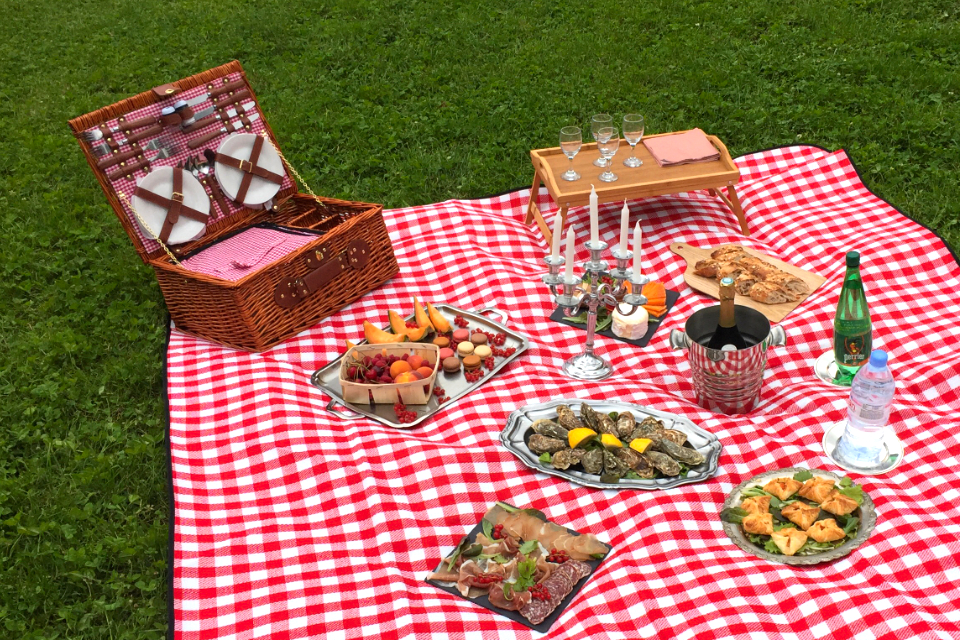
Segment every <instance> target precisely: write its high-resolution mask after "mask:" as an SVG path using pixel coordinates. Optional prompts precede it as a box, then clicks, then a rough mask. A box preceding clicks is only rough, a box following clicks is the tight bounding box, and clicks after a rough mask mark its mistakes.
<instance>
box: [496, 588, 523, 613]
mask: <svg viewBox="0 0 960 640" xmlns="http://www.w3.org/2000/svg"><path fill="white" fill-rule="evenodd" d="M488 596H489V598H490V604H492V605H493V606H495V607H499V608H501V609H506V610H507V611H519V610H520V609H521V608H523V607H525V606H526V605H527V604H528V603H529V602H530V600H531V598H532V596H531V595H530V592H529V591H521V592H520V593H514V594H513V599H512V600H507V598H506V596H504V595H503V585H502V584H495V585H493V586H492V587H490V593H489V594H488Z"/></svg>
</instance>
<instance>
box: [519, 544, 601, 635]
mask: <svg viewBox="0 0 960 640" xmlns="http://www.w3.org/2000/svg"><path fill="white" fill-rule="evenodd" d="M590 571H591V569H590V565H589V564H587V563H586V562H579V561H577V560H568V561H566V562H564V563H563V564H561V565H560V566H559V567H557V568H556V569H555V570H554V571H553V573H551V574H550V577H549V578H547V579H546V580H544V581H543V582H542V583H541V584H542V585H543V586H544V587H545V588H546V590H547V592H548V593H549V594H550V598H548V599H547V600H531V601H530V602H528V603H527V604H525V605H524V606H523V607H521V608H520V615H522V616H523V617H524V618H526V619H527V620H529V621H530V623H531V624H540V623H541V622H543V621H544V620H546V619H547V616H549V615H550V614H551V613H553V610H554V609H556V608H557V606H559V604H560V603H561V602H563V599H564V598H566V597H567V595H569V593H570V592H571V591H573V588H574V587H575V586H577V583H578V582H580V579H581V578H584V577H586V576H588V575H590Z"/></svg>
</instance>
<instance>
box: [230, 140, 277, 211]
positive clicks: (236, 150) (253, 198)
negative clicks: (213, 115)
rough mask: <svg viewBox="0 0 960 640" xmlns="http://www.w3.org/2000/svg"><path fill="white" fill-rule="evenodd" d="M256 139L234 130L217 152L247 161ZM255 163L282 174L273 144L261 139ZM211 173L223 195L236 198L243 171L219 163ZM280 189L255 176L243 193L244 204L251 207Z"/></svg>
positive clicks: (264, 200) (267, 198) (266, 199)
mask: <svg viewBox="0 0 960 640" xmlns="http://www.w3.org/2000/svg"><path fill="white" fill-rule="evenodd" d="M256 139H257V135H256V134H254V133H237V134H234V135H232V136H227V138H226V139H225V140H224V141H223V142H222V143H220V147H219V148H218V149H217V153H220V154H223V155H225V156H230V157H232V158H237V159H238V160H249V159H250V152H251V151H253V142H254V140H256ZM257 166H259V167H263V168H264V169H266V170H267V171H271V172H273V173H278V174H280V175H285V172H284V170H283V161H282V160H280V155H279V154H278V153H277V150H276V149H274V148H273V145H272V144H270V143H269V142H264V144H263V149H261V150H260V157H259V158H258V159H257ZM215 172H216V173H215V175H216V176H217V182H219V183H220V188H221V189H223V192H224V193H225V194H227V197H228V198H230V199H231V200H236V199H237V193H238V192H239V191H240V182H241V181H242V180H243V176H244V172H243V171H240V169H237V168H236V167H231V166H228V165H226V164H224V163H222V162H218V163H216V167H215ZM278 191H280V185H279V184H277V183H275V182H270V181H269V180H264V179H263V178H260V177H258V176H253V178H252V179H251V181H250V186H249V188H247V194H246V196H244V198H243V204H244V205H245V206H248V207H255V206H257V205H261V204H263V203H264V202H267V201H269V200H270V199H271V198H273V196H275V195H277V192H278Z"/></svg>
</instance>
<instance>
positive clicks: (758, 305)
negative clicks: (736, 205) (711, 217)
mask: <svg viewBox="0 0 960 640" xmlns="http://www.w3.org/2000/svg"><path fill="white" fill-rule="evenodd" d="M717 248H718V247H709V248H707V249H701V248H699V247H694V246H693V245H689V244H687V243H685V242H674V243H673V244H671V245H670V251H673V252H674V253H675V254H677V255H678V256H680V257H681V258H683V259H684V260H686V261H687V270H686V271H684V273H683V279H684V281H685V282H686V283H687V284H688V285H690V288H691V289H694V290H696V291H699V292H700V293H705V294H707V295H708V296H710V297H712V298H716V299H717V300H719V299H720V281H719V280H716V279H714V278H704V277H703V276H698V275H697V274H695V273H694V272H693V269H694V265H696V264H697V262H699V261H700V260H706V259H707V258H709V257H710V254H711V253H712V252H714V251H716V250H717ZM743 250H744V251H745V252H747V253H749V254H750V255H752V256H756V257H757V258H760V259H761V260H764V261H765V262H768V263H770V264H771V265H773V266H774V267H777V268H778V269H780V270H782V271H786V272H787V273H789V274H791V275H794V276H796V277H798V278H800V279H801V280H803V281H804V282H806V283H807V286H809V287H810V293H809V294H808V295H806V296H804V297H802V298H800V299H799V300H797V301H796V302H783V303H781V304H764V303H762V302H757V301H756V300H754V299H753V298H749V297H747V296H740V295H738V296H737V304H739V305H743V306H745V307H750V308H751V309H756V310H757V311H759V312H760V313H762V314H763V315H765V316H766V317H767V320H769V321H770V322H772V323H774V324H776V323H777V322H780V321H781V320H783V319H784V318H786V317H787V314H789V313H790V312H791V311H793V310H794V309H796V308H797V307H798V306H800V305H801V304H803V301H804V300H806V299H807V298H809V297H810V296H811V295H813V292H814V291H816V290H817V289H818V288H820V285H822V284H823V283H824V282H826V281H827V279H826V278H824V277H823V276H819V275H817V274H815V273H813V272H811V271H806V270H805V269H801V268H799V267H795V266H793V265H791V264H787V263H786V262H783V261H782V260H777V259H776V258H771V257H770V256H768V255H765V254H763V253H760V252H759V251H754V250H753V249H751V248H749V247H743Z"/></svg>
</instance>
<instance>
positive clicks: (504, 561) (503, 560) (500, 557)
mask: <svg viewBox="0 0 960 640" xmlns="http://www.w3.org/2000/svg"><path fill="white" fill-rule="evenodd" d="M490 559H491V560H493V561H494V562H496V563H497V564H507V563H508V562H510V559H509V558H504V557H503V555H502V554H499V553H498V554H497V555H495V556H493V557H492V558H490Z"/></svg>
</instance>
